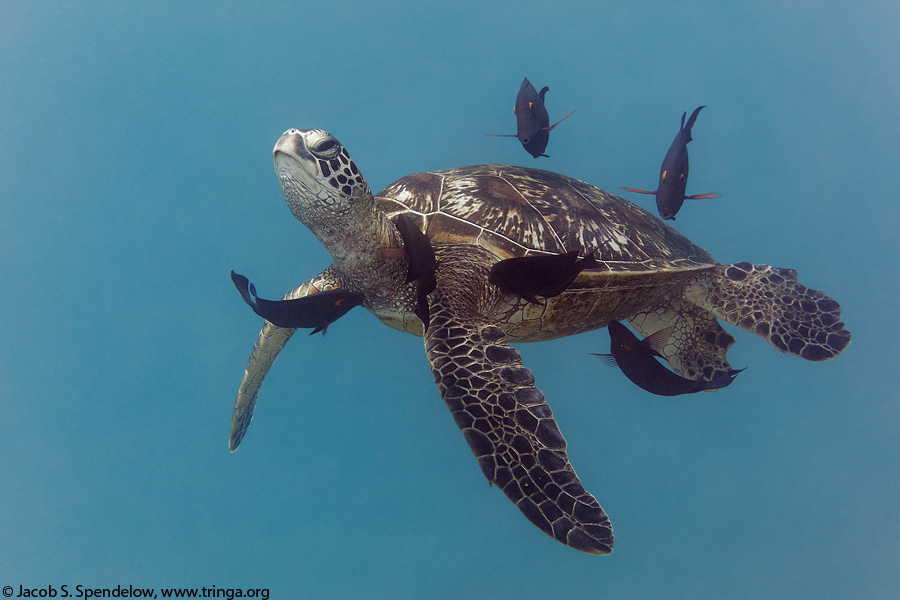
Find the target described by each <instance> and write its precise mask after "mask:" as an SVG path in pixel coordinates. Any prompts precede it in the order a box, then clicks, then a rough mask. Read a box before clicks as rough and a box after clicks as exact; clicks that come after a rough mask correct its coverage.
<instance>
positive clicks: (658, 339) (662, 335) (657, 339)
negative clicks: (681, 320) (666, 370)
mask: <svg viewBox="0 0 900 600" xmlns="http://www.w3.org/2000/svg"><path fill="white" fill-rule="evenodd" d="M670 337H672V328H671V327H665V328H663V329H660V330H659V331H657V332H655V333H651V334H650V335H648V336H647V337H645V338H644V343H645V344H647V346H648V347H649V348H650V349H651V350H653V351H654V352H655V353H656V355H657V356H659V357H660V358H663V355H662V351H663V349H664V348H665V346H666V342H668V341H669V338H670Z"/></svg>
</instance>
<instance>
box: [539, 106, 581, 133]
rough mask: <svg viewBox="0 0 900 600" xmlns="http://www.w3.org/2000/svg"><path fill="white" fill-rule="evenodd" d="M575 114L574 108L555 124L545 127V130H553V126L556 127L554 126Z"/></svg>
mask: <svg viewBox="0 0 900 600" xmlns="http://www.w3.org/2000/svg"><path fill="white" fill-rule="evenodd" d="M574 114H575V111H574V110H573V111H572V112H570V113H569V114H567V115H566V116H564V117H563V118H562V119H560V120H559V121H557V122H556V123H554V124H553V125H551V126H550V127H544V131H553V128H554V127H556V126H557V125H559V124H560V123H562V122H563V121H565V120H566V119H568V118H569V117H571V116H572V115H574Z"/></svg>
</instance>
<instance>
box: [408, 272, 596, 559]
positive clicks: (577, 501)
mask: <svg viewBox="0 0 900 600" xmlns="http://www.w3.org/2000/svg"><path fill="white" fill-rule="evenodd" d="M466 262H467V261H465V260H456V261H449V262H444V263H441V268H440V269H439V270H438V274H439V278H438V287H437V290H436V291H435V293H434V295H433V296H432V298H433V300H432V305H431V307H430V313H431V325H430V326H429V328H428V330H427V332H426V334H425V350H426V352H427V354H428V362H429V363H430V365H431V371H432V374H433V375H434V380H435V383H436V384H437V387H438V390H439V392H440V394H441V397H442V398H443V399H444V401H445V402H446V403H447V407H448V408H449V409H450V412H451V413H452V414H453V418H454V419H455V420H456V424H457V426H459V428H460V430H461V431H462V433H463V436H464V437H465V439H466V442H468V444H469V447H470V448H471V449H472V452H473V453H474V454H475V457H476V458H477V459H478V464H479V465H480V466H481V470H482V472H483V473H484V475H485V477H487V479H488V481H489V482H490V483H492V484H496V485H497V487H499V488H500V489H502V490H503V492H504V493H505V494H506V496H507V497H508V498H509V499H510V500H511V501H512V502H513V503H514V504H515V505H516V506H517V507H518V508H519V510H521V511H522V513H523V514H524V515H525V516H526V517H527V518H528V520H530V521H531V522H532V523H534V524H535V525H536V526H537V527H538V528H540V529H541V530H542V531H543V532H544V533H546V534H547V535H549V536H551V537H553V538H555V539H556V540H558V541H560V542H562V543H563V544H566V545H568V546H571V547H572V548H575V549H576V550H581V551H582V552H587V553H591V554H609V553H610V552H612V546H613V533H612V526H611V525H610V523H609V518H608V517H607V516H606V513H605V512H604V511H603V509H602V508H601V507H600V505H599V504H598V503H597V500H595V499H594V497H593V496H592V495H591V494H589V493H588V492H587V491H585V489H584V487H583V486H582V485H581V482H580V481H579V480H578V476H577V475H576V474H575V471H574V470H573V469H572V466H571V465H570V464H569V459H568V456H567V455H566V441H565V439H564V438H563V436H562V434H561V433H560V431H559V427H558V426H557V425H556V421H555V420H554V419H553V413H552V411H551V410H550V407H549V406H548V405H547V403H546V402H545V401H544V395H543V394H542V393H541V391H540V390H539V389H538V388H536V387H534V376H533V375H532V373H531V371H530V370H528V369H527V368H525V367H524V366H522V359H521V356H520V354H519V352H518V351H517V350H515V349H514V348H512V347H510V346H509V344H507V343H506V342H505V341H504V338H505V337H506V336H505V334H504V332H503V330H502V329H500V328H499V327H496V326H494V325H492V324H491V323H490V322H488V320H487V319H485V318H484V317H482V316H481V314H480V313H479V311H478V310H477V308H476V306H477V305H478V301H479V293H478V290H479V289H482V290H483V289H485V286H486V282H487V272H486V269H482V270H483V271H484V273H480V274H476V273H474V272H473V270H472V269H471V266H472V265H467V264H466ZM479 275H483V279H481V278H480V276H479Z"/></svg>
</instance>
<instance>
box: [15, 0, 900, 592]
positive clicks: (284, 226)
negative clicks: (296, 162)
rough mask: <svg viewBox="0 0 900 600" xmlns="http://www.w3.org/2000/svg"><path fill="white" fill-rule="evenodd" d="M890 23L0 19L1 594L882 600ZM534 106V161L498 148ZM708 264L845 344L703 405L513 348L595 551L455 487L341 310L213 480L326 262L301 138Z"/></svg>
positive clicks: (439, 416) (786, 19) (395, 373)
mask: <svg viewBox="0 0 900 600" xmlns="http://www.w3.org/2000/svg"><path fill="white" fill-rule="evenodd" d="M898 31H900V5H898V4H897V3H896V2H890V1H887V0H885V1H882V2H868V1H862V2H857V3H852V4H848V3H846V2H813V1H798V2H768V1H761V2H754V3H746V4H741V5H739V4H737V3H720V2H683V3H672V2H664V1H648V2H640V1H638V2H627V3H621V2H571V3H563V2H552V3H551V2H544V1H537V0H526V1H518V2H442V3H440V5H438V4H437V3H434V4H431V3H421V2H378V3H374V2H373V3H368V2H331V3H313V2H267V3H253V5H252V6H251V5H250V3H240V2H233V3H228V2H197V3H190V4H189V5H186V3H181V2H177V3H176V2H170V3H167V2H155V3H147V4H142V3H141V4H139V3H124V2H41V1H34V2H7V3H4V5H3V16H2V19H0V284H2V287H3V293H2V294H0V428H2V431H3V435H2V436H0V481H2V485H0V519H2V525H0V586H7V585H8V586H13V587H14V589H15V591H16V592H18V586H19V585H23V586H25V587H32V588H38V587H43V588H46V587H47V586H55V587H56V589H57V590H59V589H60V586H61V585H63V584H68V586H69V591H70V593H74V586H75V585H78V584H81V585H85V586H87V587H101V588H104V587H105V588H114V587H115V586H116V585H121V586H125V587H127V586H128V585H134V586H142V587H156V588H162V587H200V586H205V587H207V588H211V587H212V586H215V587H216V588H219V589H225V588H245V589H246V588H266V589H269V590H270V593H271V596H270V597H271V598H332V597H333V598H353V597H362V596H365V597H370V598H425V597H429V598H463V597H472V596H474V595H476V594H477V595H479V596H483V597H491V598H547V597H560V598H567V597H591V598H640V599H644V598H647V599H654V598H666V599H677V598H691V599H694V598H767V599H771V598H850V597H852V598H884V599H893V598H897V597H900V518H898V506H900V504H898V502H900V500H898V499H900V441H898V439H900V437H898V430H900V393H898V385H897V346H896V344H895V342H897V339H898V326H897V323H898V321H900V316H898V315H900V312H898V297H900V285H898V280H900V278H898V266H900V265H898V262H900V261H898V258H900V252H898V249H900V243H898V241H897V240H898V238H897V232H898V225H900V210H898V196H897V183H896V182H897V175H898V165H900V160H898V158H900V153H898V141H897V140H898V139H900V116H898V105H900V36H898V35H897V32H898ZM526 76H527V77H528V78H529V79H530V80H531V81H532V83H534V85H535V86H536V87H537V88H538V89H540V88H541V87H542V86H545V85H546V86H549V87H550V91H549V92H548V94H547V96H546V105H547V108H548V110H549V113H550V120H551V123H552V122H555V121H556V120H557V119H559V118H561V117H562V116H563V115H565V114H566V113H567V112H569V111H571V110H576V111H577V112H576V113H575V114H574V115H572V116H571V117H570V118H568V119H567V120H566V121H564V122H563V123H562V124H560V126H559V127H557V128H556V129H554V130H553V133H552V134H551V136H550V143H549V145H548V147H547V150H546V152H547V154H549V156H550V157H549V158H539V159H533V158H532V157H531V156H530V155H528V154H527V153H526V152H525V151H524V150H523V149H522V147H521V145H520V144H519V143H518V141H516V140H514V139H504V138H492V137H486V136H485V135H484V134H486V133H514V132H515V118H514V116H513V113H512V107H513V104H514V101H515V95H516V92H517V90H518V87H519V84H520V83H521V81H522V78H523V77H526ZM699 105H707V106H708V108H706V109H704V110H703V111H702V112H701V114H700V116H699V117H698V119H697V123H696V124H695V126H694V129H693V137H694V141H693V142H692V143H691V145H690V146H689V150H690V155H691V166H692V169H691V175H690V179H689V182H688V193H689V194H697V193H703V192H710V191H716V192H720V193H722V194H723V197H722V198H721V199H718V200H693V201H692V200H688V201H686V203H685V206H684V207H683V208H682V210H681V212H680V213H679V214H678V217H677V221H675V222H674V223H671V224H672V225H673V226H674V227H676V228H677V229H678V230H679V231H680V232H682V233H683V234H685V235H686V236H687V237H688V238H690V239H691V240H692V241H694V242H695V243H697V244H698V245H700V246H702V247H704V248H706V249H707V250H708V251H709V252H711V253H712V255H713V256H714V257H716V259H717V260H718V261H720V262H723V263H729V262H738V261H749V262H753V263H763V264H771V265H775V266H781V267H791V268H794V269H797V271H798V272H799V279H800V282H801V283H803V284H805V285H807V286H809V287H812V288H815V289H821V290H823V291H825V292H826V293H827V294H828V295H830V296H832V297H833V298H835V299H836V300H838V301H839V302H840V303H841V305H842V307H843V320H844V321H845V322H846V323H847V327H848V329H849V330H850V331H851V332H852V334H853V344H851V346H850V347H849V348H848V349H847V350H846V351H845V352H844V353H843V354H842V355H841V356H839V357H838V358H837V359H835V360H833V361H830V362H826V363H809V362H806V361H803V360H801V359H798V358H796V357H792V356H786V355H782V354H780V353H779V352H778V351H777V350H775V349H774V348H772V347H771V346H769V345H768V344H767V343H766V342H764V341H763V340H761V339H759V338H757V337H756V336H754V335H752V334H750V333H747V332H744V331H743V330H739V329H737V328H735V327H732V326H729V325H725V327H726V329H728V330H729V331H730V332H731V333H732V334H733V335H734V336H735V337H736V338H737V344H735V346H734V347H733V348H732V349H731V351H730V353H729V359H730V361H731V363H732V364H733V365H734V366H735V367H736V368H741V367H747V370H746V371H745V372H744V373H742V374H741V375H740V376H739V377H738V378H737V380H736V381H735V383H734V384H733V385H731V386H730V387H728V388H726V389H723V390H720V391H718V392H716V393H706V394H693V395H689V396H682V397H675V398H664V397H658V396H653V395H651V394H648V393H646V392H644V391H643V390H641V389H639V388H637V387H636V386H634V385H633V384H631V383H630V382H629V381H628V380H627V379H626V378H625V377H624V376H623V375H622V373H621V372H619V371H618V370H617V369H614V368H609V367H608V366H606V365H604V364H603V363H602V362H601V361H599V360H597V359H596V357H593V356H590V355H589V353H592V352H608V351H609V336H608V335H607V333H606V331H605V330H600V331H595V332H592V333H588V334H584V335H580V336H575V337H572V338H567V339H563V340H558V341H554V342H547V343H543V344H532V345H520V346H519V349H520V350H521V351H522V353H523V357H524V361H525V365H526V366H528V367H529V368H530V369H532V371H533V372H534V374H535V376H536V378H537V385H538V386H539V387H540V388H541V389H542V390H543V392H544V393H545V395H546V397H547V400H548V402H549V404H550V406H551V407H552V408H553V411H554V414H555V416H556V420H557V422H558V424H559V426H560V429H561V430H562V432H563V434H564V435H565V436H566V439H567V441H568V454H569V457H570V460H571V462H572V464H573V466H574V467H575V469H576V470H577V472H578V474H579V476H580V478H581V480H582V482H583V484H584V486H585V487H586V488H587V489H588V490H589V491H590V492H592V493H593V494H594V495H595V496H596V497H597V499H598V501H599V502H600V504H601V505H602V506H603V508H604V509H605V510H606V512H607V513H608V514H609V516H610V519H611V521H612V524H613V527H614V529H615V534H616V546H615V552H614V553H613V554H612V555H611V556H608V557H597V556H589V555H585V554H582V553H579V552H577V551H574V550H572V549H570V548H567V547H565V546H563V545H562V544H559V543H558V542H556V541H554V540H552V539H551V538H549V537H548V536H546V535H544V534H543V533H541V532H540V531H539V530H538V529H537V528H536V527H535V526H533V525H532V524H531V523H529V522H528V521H527V520H526V519H525V518H524V517H523V516H522V514H521V513H520V512H519V511H518V510H517V509H516V508H515V507H514V506H513V505H512V504H511V503H510V502H509V500H507V499H506V498H505V496H504V495H503V493H502V492H501V491H500V490H498V489H494V488H492V487H489V486H488V485H487V483H486V480H485V478H484V476H483V475H482V473H481V471H480V469H479V468H478V465H477V462H476V461H475V459H474V457H473V455H472V452H471V451H470V450H469V448H468V447H467V445H466V443H465V442H464V440H463V438H462V436H461V434H460V432H459V430H458V429H457V427H456V425H455V424H454V422H453V419H452V418H451V417H450V415H449V414H448V410H447V408H446V407H445V405H444V403H443V401H442V400H441V399H440V397H439V395H438V393H437V390H436V388H435V386H434V383H433V380H432V376H431V373H430V371H429V368H428V364H427V361H426V360H425V354H424V352H423V348H422V340H421V339H418V338H415V337H412V336H409V335H404V334H401V333H399V332H396V331H394V330H391V329H389V328H387V327H385V326H383V325H381V324H380V323H379V322H377V320H376V319H375V318H374V317H372V316H371V315H370V314H369V313H367V312H366V311H364V310H361V309H357V310H355V311H352V312H350V313H349V314H348V315H347V316H346V317H344V318H343V319H342V320H341V321H339V322H337V323H334V324H333V325H332V326H331V327H330V328H329V329H328V334H327V335H326V336H324V337H322V336H319V335H316V336H312V337H309V336H307V335H305V333H304V332H302V331H301V332H298V334H297V335H296V336H295V337H294V338H293V339H292V341H291V342H290V343H289V344H288V346H287V347H286V349H285V351H284V352H283V353H282V355H281V357H280V358H279V359H278V361H277V362H276V364H275V367H274V369H273V371H272V372H271V374H270V375H269V377H268V379H267V381H266V384H265V385H264V386H263V389H262V392H261V395H260V402H259V405H258V407H257V411H256V414H255V418H254V421H253V425H252V426H251V427H250V430H249V432H248V434H247V437H246V438H245V440H244V442H243V444H242V445H241V448H240V449H239V450H238V451H237V452H235V453H234V454H231V453H229V451H228V447H227V439H228V429H229V424H230V419H231V411H232V405H233V402H234V396H235V393H236V391H237V387H238V383H239V381H240V378H241V375H242V373H243V368H244V366H245V363H246V359H247V356H248V353H249V351H250V348H251V347H252V344H253V342H254V340H255V338H256V334H257V331H258V329H259V327H260V325H261V319H259V318H258V317H256V316H255V315H254V314H253V313H252V312H251V311H250V309H249V308H248V307H247V306H246V305H245V304H244V302H242V300H241V298H240V296H239V295H238V293H237V291H236V290H235V289H234V286H233V285H232V282H231V279H230V277H229V271H230V270H231V269H234V270H236V271H237V272H239V273H242V274H245V275H247V276H248V277H249V278H250V280H251V281H253V282H254V283H255V284H256V286H257V287H258V289H259V292H260V295H261V296H263V297H266V298H276V297H280V296H281V294H283V293H284V292H285V291H287V290H289V289H291V288H292V287H294V286H295V285H298V284H299V283H301V282H303V281H305V280H306V279H307V278H309V277H311V276H312V275H314V274H316V273H318V272H319V271H320V270H322V269H323V268H324V267H325V266H327V265H328V264H329V262H330V259H329V257H328V256H327V254H326V253H325V251H324V250H323V249H322V247H321V246H320V245H319V243H318V242H317V240H316V239H315V237H314V236H313V235H312V234H311V233H310V232H309V231H308V230H307V229H306V227H304V226H303V225H302V224H301V223H299V222H298V221H296V220H295V219H294V218H293V217H292V216H291V214H290V212H289V210H288V208H287V205H286V203H285V202H284V199H283V197H282V195H281V191H280V188H279V186H278V182H277V181H276V178H275V176H274V171H273V166H272V156H271V152H272V147H273V145H274V143H275V141H276V140H277V139H278V138H279V136H280V135H281V134H282V132H283V131H284V130H286V129H288V128H291V127H297V128H323V129H327V130H329V131H331V132H332V133H333V134H334V135H335V136H336V137H337V138H338V139H339V140H340V141H341V142H342V143H343V144H344V145H345V146H346V147H347V149H348V151H349V152H350V155H351V156H352V157H353V158H354V160H355V162H356V163H357V165H358V166H359V167H360V169H361V170H362V172H363V174H364V175H365V176H366V178H367V179H368V181H369V184H370V185H371V187H372V189H373V191H374V190H379V189H381V188H382V187H383V186H385V185H386V184H388V183H390V182H392V181H394V180H395V179H397V178H399V177H400V176H402V175H405V174H407V173H411V172H416V171H425V170H430V169H439V168H447V167H452V166H460V165H466V164H477V163H486V162H498V163H510V164H516V165H524V166H533V167H538V168H543V169H548V170H552V171H558V172H561V173H564V174H566V175H569V176H572V177H576V178H578V179H582V180H585V181H588V182H590V183H592V184H594V185H597V186H598V187H600V188H603V189H607V190H610V191H613V192H616V193H619V194H620V195H622V196H624V197H626V198H628V199H630V200H632V201H634V202H636V203H638V204H640V205H642V206H644V207H646V208H648V209H650V210H651V211H653V212H654V213H655V205H654V198H653V197H652V196H639V195H636V194H629V193H627V192H619V191H618V188H619V187H620V186H629V187H637V188H642V189H654V187H655V185H656V181H657V177H658V173H659V166H660V163H661V161H662V158H663V156H664V154H665V152H666V150H667V149H668V147H669V144H670V143H671V142H672V138H673V137H674V135H675V133H676V132H677V131H678V124H679V121H680V118H681V115H682V113H683V112H685V111H688V113H690V111H691V110H693V109H694V108H696V107H697V106H699Z"/></svg>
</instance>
